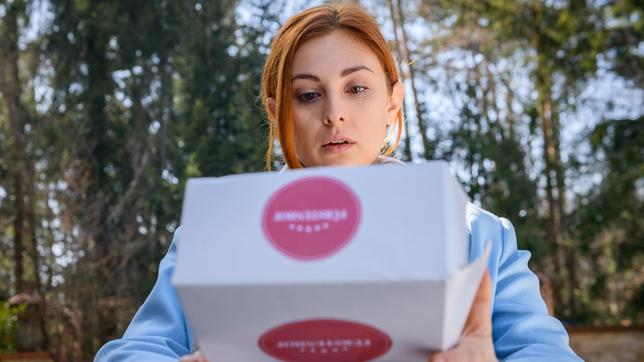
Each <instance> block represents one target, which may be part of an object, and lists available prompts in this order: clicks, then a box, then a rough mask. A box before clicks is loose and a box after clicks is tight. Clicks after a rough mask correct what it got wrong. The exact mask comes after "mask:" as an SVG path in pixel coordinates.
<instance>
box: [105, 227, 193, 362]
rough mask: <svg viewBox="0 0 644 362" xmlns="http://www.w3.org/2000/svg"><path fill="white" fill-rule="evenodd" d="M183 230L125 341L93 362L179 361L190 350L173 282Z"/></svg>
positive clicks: (114, 343) (109, 346)
mask: <svg viewBox="0 0 644 362" xmlns="http://www.w3.org/2000/svg"><path fill="white" fill-rule="evenodd" d="M179 234H180V229H177V232H176V233H175V235H174V238H173V240H172V244H171V245H170V249H169V250H168V253H167V254H166V255H165V257H164V258H163V259H162V260H161V264H160V265H159V275H158V277H157V281H156V284H155V285H154V288H153V289H152V292H150V295H149V296H148V298H147V299H146V300H145V302H144V303H143V305H142V306H141V307H140V308H139V310H138V311H137V312H136V314H135V315H134V318H133V319H132V322H130V325H129V326H128V328H127V330H126V331H125V334H124V335H123V337H122V338H120V339H116V340H113V341H110V342H108V343H107V344H105V345H104V346H103V347H102V348H101V349H100V350H99V351H98V353H97V354H96V356H95V359H94V361H97V362H108V361H119V362H120V361H123V362H126V361H159V362H161V361H177V360H178V359H179V358H180V357H181V356H183V355H186V354H189V353H190V351H191V344H192V337H191V335H190V331H189V328H188V325H187V322H186V319H185V316H184V314H183V308H182V307H181V303H180V302H179V298H178V296H177V292H176V290H175V288H174V287H173V286H172V284H171V282H170V278H171V277H172V273H173V271H174V265H175V258H176V248H177V245H176V244H177V243H178V240H179Z"/></svg>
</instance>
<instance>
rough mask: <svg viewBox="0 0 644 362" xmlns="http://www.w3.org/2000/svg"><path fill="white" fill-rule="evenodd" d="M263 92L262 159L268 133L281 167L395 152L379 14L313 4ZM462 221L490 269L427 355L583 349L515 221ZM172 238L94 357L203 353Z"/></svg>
mask: <svg viewBox="0 0 644 362" xmlns="http://www.w3.org/2000/svg"><path fill="white" fill-rule="evenodd" d="M262 99H263V101H264V106H265V109H266V111H267V114H268V118H269V123H270V127H269V132H270V137H269V142H268V151H267V157H266V165H267V169H270V165H271V161H272V158H271V157H272V153H273V150H272V145H273V140H275V139H278V140H279V142H280V146H281V149H282V152H283V154H284V158H285V160H286V164H287V167H285V168H287V169H294V168H301V167H318V166H330V165H368V164H374V163H401V162H399V161H396V160H394V159H392V158H389V157H387V156H389V155H390V154H391V153H392V152H393V151H394V150H395V148H396V146H397V145H398V143H399V141H400V133H401V130H402V122H403V119H402V113H401V104H402V101H403V85H402V83H401V82H400V80H399V77H398V72H397V70H396V66H395V63H394V59H393V57H392V55H391V52H390V50H389V49H388V47H387V44H386V42H385V40H384V39H383V37H382V35H381V33H380V31H379V29H378V26H377V24H376V22H375V21H374V19H373V18H371V17H370V16H369V15H368V14H367V13H366V12H365V11H364V10H362V9H361V8H360V7H357V6H355V5H337V6H332V5H325V6H319V7H315V8H311V9H309V10H306V11H304V12H302V13H300V14H297V15H295V16H294V17H292V18H291V19H290V20H289V21H288V22H287V23H286V24H284V25H283V26H282V28H281V29H280V30H279V32H278V34H277V36H276V37H275V39H274V40H273V44H272V49H271V53H270V55H269V57H268V60H267V61H266V65H265V67H264V73H263V77H262ZM392 138H393V142H391V146H388V142H387V140H391V139H392ZM467 220H468V227H469V229H470V235H469V241H470V246H469V258H470V260H474V259H476V257H478V256H479V255H480V254H481V253H482V252H483V246H484V242H485V241H487V240H490V241H492V252H491V254H490V258H489V263H488V272H487V273H486V274H485V275H484V277H483V279H482V281H481V284H480V286H479V290H478V293H477V295H476V298H475V301H474V303H473V306H472V308H471V310H470V314H469V317H468V320H467V322H466V326H465V329H464V332H463V335H462V338H461V340H460V342H459V344H458V345H457V346H456V347H454V348H453V349H452V350H450V351H447V352H444V353H436V354H434V355H432V356H428V358H430V359H431V360H434V361H439V360H442V361H444V360H449V361H460V360H463V361H491V360H496V359H497V358H498V359H508V360H513V359H521V360H535V361H537V360H538V361H541V360H547V359H550V360H556V361H578V360H580V359H579V358H578V357H577V356H576V355H575V353H574V352H573V351H572V350H571V349H570V347H569V345H568V336H567V334H566V331H565V330H564V328H563V326H562V325H561V323H560V322H559V321H557V320H556V319H555V318H553V317H550V316H549V315H548V313H547V310H546V306H545V303H544V302H543V300H542V298H541V296H540V294H539V282H538V280H537V278H536V277H535V275H534V274H533V273H532V272H531V271H530V270H529V269H528V266H527V262H528V259H529V258H530V254H529V253H528V252H526V251H521V250H517V242H516V237H515V233H514V229H513V228H512V225H511V224H510V222H509V221H508V220H505V219H502V218H498V217H496V216H494V215H492V214H490V213H488V212H485V211H483V210H481V209H479V208H477V207H476V206H474V205H470V207H469V210H468V215H467ZM179 240H180V229H179V230H177V232H176V234H175V237H174V240H173V242H172V245H171V246H170V250H169V251H168V254H167V255H166V256H165V257H164V258H163V260H162V261H161V265H160V267H159V276H158V280H157V283H156V285H155V286H154V289H153V290H152V292H151V293H150V296H149V297H148V299H147V300H146V301H145V303H144V304H143V305H142V306H141V308H140V309H139V311H138V312H137V314H136V315H135V316H134V319H133V320H132V322H131V324H130V326H129V327H128V329H127V330H126V332H125V334H124V336H123V338H121V339H118V340H115V341H111V342H109V343H108V344H106V345H105V346H103V348H101V350H100V351H99V352H98V354H97V356H96V360H98V361H129V360H131V361H143V360H154V361H165V360H167V361H176V360H177V359H179V358H181V356H184V357H183V358H181V360H182V361H202V360H205V359H204V358H203V356H202V355H201V354H200V353H199V352H195V348H194V344H193V339H192V335H191V332H190V327H189V325H188V323H187V321H186V320H185V317H184V313H183V310H182V308H181V305H180V303H179V300H178V298H177V294H176V292H175V290H174V288H173V287H172V285H171V284H170V276H171V274H172V271H173V268H174V262H175V250H176V247H177V243H179ZM190 353H192V354H190Z"/></svg>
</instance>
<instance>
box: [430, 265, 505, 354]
mask: <svg viewBox="0 0 644 362" xmlns="http://www.w3.org/2000/svg"><path fill="white" fill-rule="evenodd" d="M491 304H492V281H491V279H490V274H489V273H488V271H487V269H486V270H485V273H483V277H482V278H481V282H480V283H479V288H478V290H477V291H476V295H475V296H474V301H473V302H472V307H471V308H470V313H469V314H468V316H467V320H466V322H465V327H464V328H463V334H462V335H461V340H460V341H459V343H458V345H457V346H456V347H454V348H452V349H450V350H449V351H447V352H440V353H434V354H433V355H432V356H431V357H430V358H429V361H430V362H447V361H449V362H454V361H486V362H487V361H496V355H495V354H494V344H493V342H492V319H491V317H490V306H491Z"/></svg>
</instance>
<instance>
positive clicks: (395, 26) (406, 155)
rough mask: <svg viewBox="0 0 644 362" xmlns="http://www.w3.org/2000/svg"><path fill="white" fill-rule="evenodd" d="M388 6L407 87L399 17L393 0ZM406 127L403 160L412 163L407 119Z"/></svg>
mask: <svg viewBox="0 0 644 362" xmlns="http://www.w3.org/2000/svg"><path fill="white" fill-rule="evenodd" d="M387 6H388V7H389V15H390V16H391V21H392V23H393V29H394V43H395V44H394V46H395V50H396V54H397V55H398V59H397V60H398V70H399V72H400V83H401V84H402V85H403V86H404V85H405V78H406V77H405V73H404V71H403V64H402V63H403V62H402V59H403V51H402V49H401V44H400V39H399V38H398V30H399V29H400V28H399V26H400V25H399V22H398V17H397V16H396V12H395V10H394V4H393V2H392V0H387ZM407 115H409V113H408V111H407V102H405V101H404V100H403V117H407ZM404 127H405V141H404V142H405V144H404V148H403V158H404V160H405V161H411V160H412V155H411V135H410V134H409V122H407V119H404Z"/></svg>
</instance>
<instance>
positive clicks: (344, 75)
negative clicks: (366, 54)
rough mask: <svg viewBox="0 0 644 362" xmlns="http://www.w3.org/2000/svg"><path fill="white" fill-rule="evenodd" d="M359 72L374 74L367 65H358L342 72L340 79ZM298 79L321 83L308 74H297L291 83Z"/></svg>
mask: <svg viewBox="0 0 644 362" xmlns="http://www.w3.org/2000/svg"><path fill="white" fill-rule="evenodd" d="M359 70H367V71H369V72H371V73H373V70H371V69H370V68H369V67H367V66H366V65H356V66H355V67H350V68H347V69H345V70H343V71H342V72H340V77H346V76H347V75H349V74H351V73H354V72H357V71H359ZM296 79H309V80H312V81H314V82H319V81H320V78H319V77H317V76H315V75H313V74H306V73H302V74H296V75H295V76H294V77H293V79H291V82H293V81H295V80H296Z"/></svg>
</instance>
